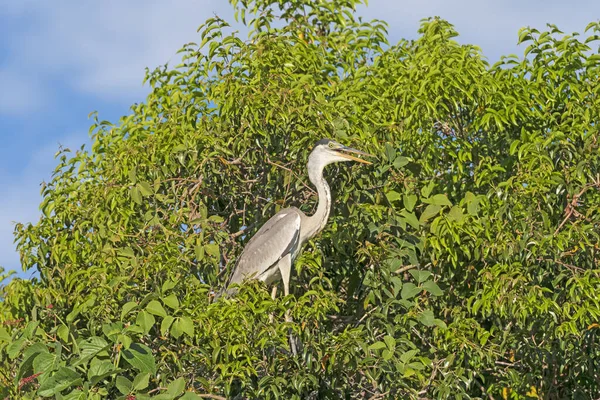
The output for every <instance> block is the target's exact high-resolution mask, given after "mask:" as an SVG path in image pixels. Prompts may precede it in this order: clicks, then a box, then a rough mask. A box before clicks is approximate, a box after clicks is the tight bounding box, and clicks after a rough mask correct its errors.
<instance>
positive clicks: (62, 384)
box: [37, 367, 82, 397]
mask: <svg viewBox="0 0 600 400" xmlns="http://www.w3.org/2000/svg"><path fill="white" fill-rule="evenodd" d="M81 383H82V380H81V377H80V376H79V374H78V373H77V372H75V371H74V370H72V369H71V368H67V367H60V368H59V370H58V371H56V372H55V373H54V375H52V377H50V378H48V379H46V380H45V381H44V382H43V383H42V384H41V385H40V387H39V389H38V392H37V394H38V395H40V396H42V397H50V396H53V395H55V394H58V393H60V392H62V391H63V390H65V389H67V388H69V387H71V386H77V385H81Z"/></svg>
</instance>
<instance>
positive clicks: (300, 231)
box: [227, 139, 370, 295]
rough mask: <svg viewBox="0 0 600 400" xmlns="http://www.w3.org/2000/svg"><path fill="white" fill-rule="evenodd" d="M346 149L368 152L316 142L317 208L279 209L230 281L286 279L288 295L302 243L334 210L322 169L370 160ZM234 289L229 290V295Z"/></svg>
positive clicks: (312, 165)
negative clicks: (309, 210) (309, 212)
mask: <svg viewBox="0 0 600 400" xmlns="http://www.w3.org/2000/svg"><path fill="white" fill-rule="evenodd" d="M343 152H351V153H358V154H363V155H369V154H366V153H363V152H361V151H358V150H355V149H351V148H348V147H345V146H343V145H341V144H339V143H337V142H334V141H331V140H328V139H323V140H320V141H319V142H317V144H316V146H315V148H314V149H313V151H312V152H311V154H310V156H309V160H308V164H307V166H308V177H309V179H310V181H311V182H312V184H313V185H315V187H316V188H317V193H318V195H319V204H318V206H317V211H316V212H315V213H314V214H313V215H311V216H307V215H306V214H304V213H303V212H302V211H300V210H299V209H298V208H296V207H290V208H286V209H283V210H281V211H279V212H278V213H277V214H275V215H274V216H273V217H271V218H270V219H269V220H268V221H267V222H266V223H265V224H264V225H263V226H262V227H261V228H260V229H259V230H258V232H256V234H255V235H254V236H253V237H252V239H250V241H249V242H248V244H247V245H246V247H245V248H244V251H243V252H242V254H241V256H240V258H239V259H238V262H237V264H236V266H235V268H234V271H233V273H232V275H231V277H230V279H229V281H228V283H227V287H229V286H230V285H232V284H241V283H242V282H243V281H244V280H245V279H258V280H260V281H263V282H265V283H266V284H267V285H271V284H273V283H275V282H277V281H278V280H279V279H281V280H282V281H283V287H284V293H285V294H286V295H287V294H289V280H290V274H291V269H292V264H293V261H294V260H295V259H296V257H297V256H298V254H299V253H300V250H301V248H302V245H303V244H304V243H306V241H307V240H308V239H310V238H311V237H313V236H315V235H316V234H318V233H319V232H320V231H321V230H322V229H323V228H324V227H325V224H326V223H327V219H328V218H329V212H330V210H331V190H330V189H329V185H328V184H327V182H326V181H325V179H324V177H323V169H324V168H325V167H326V166H327V165H329V164H331V163H334V162H340V161H351V160H354V161H359V162H363V163H366V164H370V163H369V162H368V161H365V160H362V159H360V158H357V157H353V156H351V155H349V154H345V153H343ZM234 292H235V290H232V289H227V293H228V294H229V295H231V294H233V293H234Z"/></svg>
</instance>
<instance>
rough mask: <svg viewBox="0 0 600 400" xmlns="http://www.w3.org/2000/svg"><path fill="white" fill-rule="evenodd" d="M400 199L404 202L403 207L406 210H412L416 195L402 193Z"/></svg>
mask: <svg viewBox="0 0 600 400" xmlns="http://www.w3.org/2000/svg"><path fill="white" fill-rule="evenodd" d="M402 201H403V203H404V208H405V209H406V211H408V212H412V211H413V210H414V209H415V204H416V203H417V196H416V195H414V194H408V195H406V194H405V195H404V196H403V197H402Z"/></svg>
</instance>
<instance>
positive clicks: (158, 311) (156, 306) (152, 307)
mask: <svg viewBox="0 0 600 400" xmlns="http://www.w3.org/2000/svg"><path fill="white" fill-rule="evenodd" d="M146 311H148V312H149V313H150V314H153V315H156V316H158V317H166V316H167V312H166V311H165V309H164V308H163V306H162V304H160V302H158V301H156V300H152V301H151V302H149V303H148V305H147V306H146Z"/></svg>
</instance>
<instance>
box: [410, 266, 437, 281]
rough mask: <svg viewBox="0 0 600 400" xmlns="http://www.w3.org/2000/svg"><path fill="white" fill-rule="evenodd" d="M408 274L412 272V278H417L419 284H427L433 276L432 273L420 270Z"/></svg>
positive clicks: (412, 270)
mask: <svg viewBox="0 0 600 400" xmlns="http://www.w3.org/2000/svg"><path fill="white" fill-rule="evenodd" d="M408 272H410V274H411V275H412V277H413V278H415V280H416V281H417V283H422V282H425V281H426V280H427V279H428V278H429V277H430V276H431V272H429V271H423V270H418V269H411V270H410V271H408Z"/></svg>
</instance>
